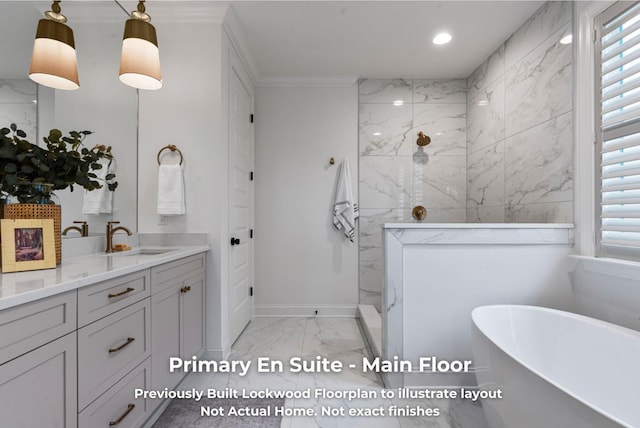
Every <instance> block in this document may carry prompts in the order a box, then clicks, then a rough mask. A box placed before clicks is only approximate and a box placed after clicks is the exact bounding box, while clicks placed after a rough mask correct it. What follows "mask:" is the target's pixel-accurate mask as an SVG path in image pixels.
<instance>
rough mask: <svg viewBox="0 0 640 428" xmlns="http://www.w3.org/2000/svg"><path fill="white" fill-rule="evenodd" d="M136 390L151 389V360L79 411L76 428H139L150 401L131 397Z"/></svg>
mask: <svg viewBox="0 0 640 428" xmlns="http://www.w3.org/2000/svg"><path fill="white" fill-rule="evenodd" d="M136 388H139V389H143V390H149V389H150V388H151V358H147V359H146V360H145V361H144V362H143V363H142V364H140V365H139V366H138V367H136V368H135V369H134V370H133V371H132V372H130V373H129V374H127V375H126V376H125V377H123V378H122V379H121V380H120V381H118V382H117V383H116V384H115V385H113V386H112V387H111V388H109V390H107V392H105V393H104V394H102V395H101V396H100V398H98V399H97V400H96V401H94V402H93V403H91V404H90V405H89V406H88V407H87V408H86V409H84V410H83V411H82V412H80V414H79V415H78V426H79V428H95V427H109V426H117V427H118V428H133V427H139V426H141V425H142V423H143V422H144V421H145V419H146V418H147V417H148V416H149V413H150V410H151V407H150V406H151V400H146V399H144V398H142V397H138V398H134V390H135V389H136ZM115 423H117V424H115ZM114 424H115V425H114Z"/></svg>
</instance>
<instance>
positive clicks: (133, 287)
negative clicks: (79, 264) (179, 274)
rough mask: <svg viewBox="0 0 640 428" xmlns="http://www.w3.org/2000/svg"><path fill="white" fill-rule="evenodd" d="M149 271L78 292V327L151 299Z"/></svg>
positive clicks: (115, 279) (122, 277)
mask: <svg viewBox="0 0 640 428" xmlns="http://www.w3.org/2000/svg"><path fill="white" fill-rule="evenodd" d="M149 278H150V274H149V270H148V269H146V270H143V271H140V272H134V273H132V274H129V275H124V276H121V277H118V278H114V279H110V280H108V281H104V282H100V283H98V284H95V285H91V286H89V287H84V288H81V289H79V290H78V326H80V327H82V326H85V325H87V324H89V323H91V322H93V321H95V320H98V319H100V318H103V317H106V316H107V315H109V314H111V313H113V312H115V311H117V310H120V309H122V308H124V307H126V306H129V305H131V304H132V303H135V302H137V301H139V300H142V299H144V298H145V297H149V296H150V295H151V289H150V286H149Z"/></svg>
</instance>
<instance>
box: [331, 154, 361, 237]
mask: <svg viewBox="0 0 640 428" xmlns="http://www.w3.org/2000/svg"><path fill="white" fill-rule="evenodd" d="M338 174H339V175H338V186H337V188H336V199H335V203H334V205H333V224H334V226H335V227H336V228H337V229H338V230H340V229H342V230H344V236H346V237H347V238H349V240H350V241H351V242H353V238H354V237H355V225H356V219H357V218H358V217H359V216H360V212H359V211H358V204H357V203H356V202H355V201H354V200H353V192H352V191H351V170H350V169H349V161H347V160H346V159H345V160H344V161H343V162H342V165H340V172H339V173H338Z"/></svg>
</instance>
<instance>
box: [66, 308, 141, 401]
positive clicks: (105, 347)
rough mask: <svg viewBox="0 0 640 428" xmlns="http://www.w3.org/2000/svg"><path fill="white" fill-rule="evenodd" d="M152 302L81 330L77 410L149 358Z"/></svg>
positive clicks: (116, 314) (79, 334) (124, 310)
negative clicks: (150, 308)
mask: <svg viewBox="0 0 640 428" xmlns="http://www.w3.org/2000/svg"><path fill="white" fill-rule="evenodd" d="M149 300H150V299H145V300H142V301H140V302H138V303H135V304H133V305H132V306H128V307H126V308H124V309H122V310H120V311H118V312H116V313H114V314H111V315H109V316H108V317H106V318H103V319H101V320H98V321H96V322H94V323H92V324H89V325H88V326H85V327H83V328H81V329H80V330H78V408H79V409H84V408H85V407H86V406H87V405H88V404H89V403H91V402H92V401H93V400H95V399H96V398H98V396H100V395H101V394H102V393H103V392H105V391H106V390H107V389H109V388H110V387H111V385H113V384H114V383H115V382H116V381H118V380H119V379H121V378H122V377H123V376H124V375H125V374H127V373H128V372H129V371H131V369H133V368H134V367H135V366H137V365H138V364H140V363H141V362H142V361H143V360H144V359H145V358H147V357H148V356H149V355H150V348H151V346H150V345H151V344H150V337H149V334H150V313H149V312H150V311H149V307H150V302H149Z"/></svg>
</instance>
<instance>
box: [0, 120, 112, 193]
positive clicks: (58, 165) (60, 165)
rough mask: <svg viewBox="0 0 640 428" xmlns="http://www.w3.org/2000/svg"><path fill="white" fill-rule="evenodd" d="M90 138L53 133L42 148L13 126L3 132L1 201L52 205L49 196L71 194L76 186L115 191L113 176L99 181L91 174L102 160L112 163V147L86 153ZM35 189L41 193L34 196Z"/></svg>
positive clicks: (0, 145) (75, 133)
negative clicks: (62, 192) (66, 191)
mask: <svg viewBox="0 0 640 428" xmlns="http://www.w3.org/2000/svg"><path fill="white" fill-rule="evenodd" d="M91 134H92V132H91V131H80V132H78V131H71V132H69V135H66V136H65V135H63V134H62V132H61V131H60V130H58V129H52V130H51V131H49V136H47V137H44V138H43V141H44V147H41V146H38V145H36V144H32V143H30V142H29V141H27V140H26V138H27V134H26V133H25V132H24V131H22V130H21V129H18V127H17V126H16V124H14V123H12V124H11V126H10V127H9V128H2V129H1V130H0V179H1V180H2V181H1V183H0V191H1V192H2V196H0V198H6V197H7V196H15V197H17V198H18V201H19V202H27V203H34V202H45V203H51V201H50V195H49V194H48V192H50V191H51V190H61V189H66V188H67V187H68V188H69V189H70V190H71V191H73V186H74V185H76V184H77V185H78V186H81V187H83V188H84V189H86V190H94V189H99V188H101V187H102V186H103V185H106V186H108V189H109V190H111V191H113V190H115V189H116V187H117V186H118V183H117V182H116V181H115V180H114V178H115V174H111V173H109V174H107V175H106V176H105V179H104V180H100V179H99V178H98V177H97V175H96V174H95V172H94V171H96V170H99V169H102V168H103V165H102V164H101V163H100V160H101V159H108V160H109V163H110V162H112V161H113V154H112V153H111V146H108V147H107V146H104V145H96V146H95V147H93V148H92V149H88V148H87V147H85V145H84V139H85V138H86V137H87V136H88V135H91ZM101 181H102V182H101ZM34 185H35V186H34ZM39 185H40V186H39ZM34 188H36V189H37V188H40V189H43V190H36V191H35V192H34V190H33V189H34ZM42 199H44V201H42Z"/></svg>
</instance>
